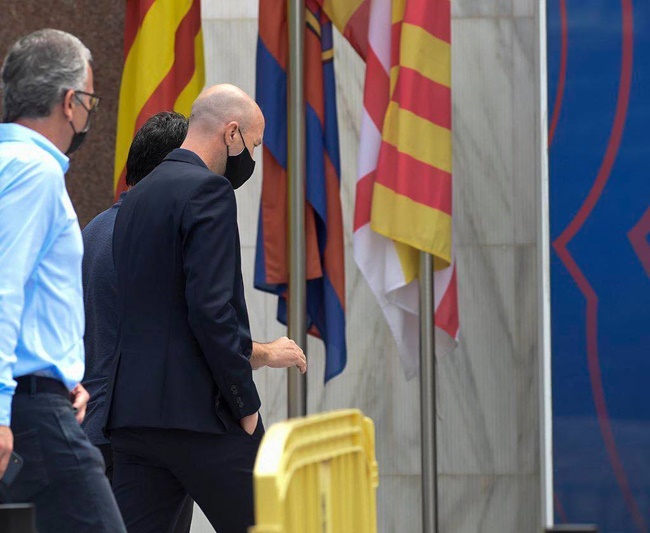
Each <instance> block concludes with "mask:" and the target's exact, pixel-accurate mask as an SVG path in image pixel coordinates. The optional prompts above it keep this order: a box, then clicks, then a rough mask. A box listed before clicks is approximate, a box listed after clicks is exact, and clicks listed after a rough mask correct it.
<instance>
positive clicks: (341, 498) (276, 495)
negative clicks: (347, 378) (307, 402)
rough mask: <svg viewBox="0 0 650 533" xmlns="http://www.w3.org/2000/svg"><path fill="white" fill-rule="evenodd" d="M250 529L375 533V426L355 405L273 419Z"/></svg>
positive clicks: (257, 532) (260, 460)
mask: <svg viewBox="0 0 650 533" xmlns="http://www.w3.org/2000/svg"><path fill="white" fill-rule="evenodd" d="M254 475H255V521H256V524H257V525H255V526H253V527H251V528H250V529H249V533H312V532H313V533H347V532H351V533H375V532H376V531H377V503H376V492H377V485H378V483H379V475H378V470H377V461H376V459H375V428H374V425H373V423H372V420H370V418H366V417H364V416H363V413H361V411H359V410H357V409H345V410H341V411H332V412H329V413H322V414H317V415H311V416H308V417H306V418H296V419H292V420H288V421H286V422H281V423H279V424H274V425H273V426H272V427H271V428H270V429H269V431H268V432H267V433H266V435H265V436H264V439H263V440H262V443H261V446H260V449H259V452H258V455H257V460H256V461H255V474H254Z"/></svg>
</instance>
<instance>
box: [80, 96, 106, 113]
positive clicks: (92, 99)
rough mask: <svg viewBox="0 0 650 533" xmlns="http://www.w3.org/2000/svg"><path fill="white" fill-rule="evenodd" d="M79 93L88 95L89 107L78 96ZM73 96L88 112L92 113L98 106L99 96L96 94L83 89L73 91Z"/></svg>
mask: <svg viewBox="0 0 650 533" xmlns="http://www.w3.org/2000/svg"><path fill="white" fill-rule="evenodd" d="M80 94H83V95H85V96H88V98H89V99H90V100H89V101H90V107H86V104H85V103H84V101H83V100H82V99H81V97H80V96H79V95H80ZM74 96H75V98H76V99H77V101H78V102H79V103H80V104H81V105H82V106H83V108H84V109H85V110H86V111H88V113H94V112H95V111H97V108H98V107H99V102H100V101H101V98H100V97H99V96H97V95H96V94H93V93H87V92H85V91H75V92H74Z"/></svg>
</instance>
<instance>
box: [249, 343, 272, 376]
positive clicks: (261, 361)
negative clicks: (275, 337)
mask: <svg viewBox="0 0 650 533" xmlns="http://www.w3.org/2000/svg"><path fill="white" fill-rule="evenodd" d="M269 354H270V351H269V349H268V343H263V342H256V341H253V353H252V357H251V358H252V359H253V365H252V366H253V368H254V369H258V368H262V367H265V366H268V364H269Z"/></svg>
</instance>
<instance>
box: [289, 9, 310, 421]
mask: <svg viewBox="0 0 650 533" xmlns="http://www.w3.org/2000/svg"><path fill="white" fill-rule="evenodd" d="M287 9H288V13H289V91H288V94H287V97H288V102H287V107H288V110H289V138H288V139H287V140H288V142H289V187H288V194H289V198H288V206H289V227H288V228H287V231H288V236H289V317H288V326H289V332H288V334H289V337H290V338H291V339H293V340H294V341H295V342H296V344H298V346H300V347H301V348H302V349H303V350H304V351H305V353H306V352H307V335H306V326H307V324H306V314H307V305H306V292H307V290H306V289H307V288H306V281H305V280H306V260H305V257H306V254H305V105H304V92H303V86H304V52H303V50H304V46H303V44H304V33H305V11H304V9H305V3H304V0H287ZM287 402H288V409H287V412H288V415H289V418H293V417H296V416H305V415H306V414H307V380H306V378H305V376H304V375H303V374H301V373H300V371H299V370H298V369H297V368H296V367H293V368H290V369H289V376H288V387H287Z"/></svg>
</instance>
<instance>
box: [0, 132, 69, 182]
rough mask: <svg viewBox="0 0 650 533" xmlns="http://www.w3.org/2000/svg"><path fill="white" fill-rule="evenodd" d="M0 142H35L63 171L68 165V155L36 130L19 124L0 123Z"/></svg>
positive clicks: (66, 169)
mask: <svg viewBox="0 0 650 533" xmlns="http://www.w3.org/2000/svg"><path fill="white" fill-rule="evenodd" d="M1 142H26V143H32V144H35V145H36V146H38V147H39V148H41V149H42V150H44V151H45V152H47V153H48V154H50V155H51V156H52V157H53V158H54V159H56V162H57V163H58V164H59V165H60V166H61V170H63V172H64V173H65V172H67V171H68V168H69V167H70V160H69V159H68V156H66V155H65V154H64V153H63V152H62V151H61V150H59V149H58V148H57V147H56V146H55V145H54V143H53V142H52V141H50V140H49V139H48V138H47V137H45V136H43V135H41V134H40V133H38V132H37V131H34V130H33V129H31V128H26V127H25V126H21V125H20V124H14V123H9V124H0V143H1Z"/></svg>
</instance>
